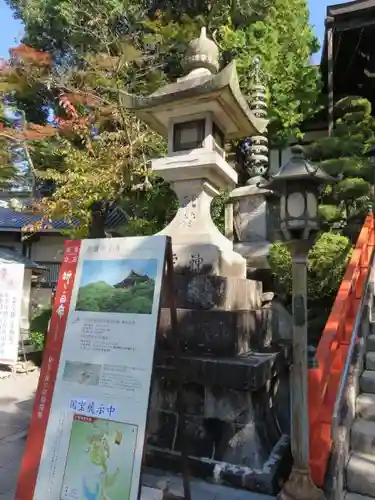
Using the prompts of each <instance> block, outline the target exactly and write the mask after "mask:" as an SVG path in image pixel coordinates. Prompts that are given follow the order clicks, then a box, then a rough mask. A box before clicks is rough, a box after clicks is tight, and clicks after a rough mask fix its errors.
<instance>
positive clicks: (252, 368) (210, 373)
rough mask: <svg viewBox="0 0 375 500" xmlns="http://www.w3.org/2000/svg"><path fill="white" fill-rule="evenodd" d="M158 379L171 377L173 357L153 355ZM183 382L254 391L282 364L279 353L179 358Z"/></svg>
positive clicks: (283, 361)
mask: <svg viewBox="0 0 375 500" xmlns="http://www.w3.org/2000/svg"><path fill="white" fill-rule="evenodd" d="M155 361H156V373H157V374H158V376H162V377H167V378H171V379H173V378H175V377H176V370H175V369H174V356H173V355H171V354H167V353H165V352H163V351H157V352H156V359H155ZM180 363H181V365H182V366H181V373H182V376H183V382H184V383H191V382H193V383H198V384H201V383H202V381H204V384H205V385H206V386H216V385H220V387H222V388H226V389H234V390H238V391H257V390H258V389H261V388H262V387H264V386H265V385H266V383H267V382H268V381H270V380H271V379H272V378H273V377H274V376H275V375H276V374H277V373H278V372H279V371H280V369H281V367H284V366H285V364H286V353H285V352H283V351H276V352H272V351H271V350H270V351H269V352H263V353H259V352H258V353H254V352H249V353H246V354H243V355H242V356H238V357H237V358H215V357H208V356H192V355H183V356H181V358H180Z"/></svg>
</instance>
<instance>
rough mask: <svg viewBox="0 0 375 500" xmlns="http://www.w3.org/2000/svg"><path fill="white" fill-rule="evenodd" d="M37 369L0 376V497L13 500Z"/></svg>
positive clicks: (37, 375)
mask: <svg viewBox="0 0 375 500" xmlns="http://www.w3.org/2000/svg"><path fill="white" fill-rule="evenodd" d="M38 377H39V372H38V371H34V372H31V373H28V374H16V375H14V376H11V377H8V378H5V379H4V378H0V500H14V495H15V488H16V484H17V477H18V471H19V467H20V462H21V458H22V453H23V449H24V446H25V442H26V435H27V429H28V426H29V420H30V415H31V410H32V407H33V402H34V396H35V391H36V387H37V383H38Z"/></svg>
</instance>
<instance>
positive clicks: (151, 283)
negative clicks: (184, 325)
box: [15, 236, 167, 500]
mask: <svg viewBox="0 0 375 500" xmlns="http://www.w3.org/2000/svg"><path fill="white" fill-rule="evenodd" d="M166 241H167V240H166V238H165V237H162V236H154V237H148V238H111V239H104V240H83V241H70V242H67V244H66V249H65V253H64V258H63V264H62V267H61V270H60V277H59V282H58V286H57V291H56V298H55V304H54V311H53V315H52V319H51V325H50V330H49V333H48V340H47V346H46V350H45V353H44V364H43V367H42V372H41V380H40V383H39V387H38V392H37V397H36V406H35V408H34V413H33V418H32V422H31V427H30V430H29V438H28V442H27V445H26V452H25V455H24V457H23V462H22V466H21V472H20V477H19V484H18V489H17V492H16V497H15V498H16V499H19V500H105V499H106V500H107V499H108V500H137V497H138V491H139V481H140V472H141V464H142V458H143V447H144V440H145V431H146V418H147V412H148V402H149V393H150V385H151V375H152V369H153V358H154V348H155V341H156V329H157V321H158V313H159V307H160V291H161V284H162V277H163V272H164V261H165V249H166Z"/></svg>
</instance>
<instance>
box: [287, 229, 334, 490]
mask: <svg viewBox="0 0 375 500" xmlns="http://www.w3.org/2000/svg"><path fill="white" fill-rule="evenodd" d="M314 241H315V235H312V236H311V237H310V238H309V239H307V240H297V241H291V242H289V245H288V246H289V248H290V251H291V254H292V286H293V292H292V293H293V361H292V365H291V372H290V394H291V448H292V455H293V469H292V473H291V475H290V477H289V479H288V481H287V482H286V483H285V485H284V487H283V490H282V492H281V493H280V495H279V499H280V500H324V498H325V496H324V494H323V492H322V491H321V490H319V489H318V488H317V487H316V486H315V485H314V484H313V482H312V480H311V478H310V471H309V455H310V454H309V440H310V426H309V411H308V410H309V407H308V383H307V376H308V342H307V334H308V328H307V327H308V322H307V257H308V254H309V250H310V249H311V247H312V246H313V244H314Z"/></svg>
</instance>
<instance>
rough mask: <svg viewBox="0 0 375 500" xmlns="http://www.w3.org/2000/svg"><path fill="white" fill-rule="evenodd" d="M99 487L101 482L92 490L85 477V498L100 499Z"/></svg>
mask: <svg viewBox="0 0 375 500" xmlns="http://www.w3.org/2000/svg"><path fill="white" fill-rule="evenodd" d="M99 489H100V485H99V483H96V485H95V491H94V492H91V490H90V489H89V487H88V486H87V483H86V479H85V478H83V495H84V497H85V500H98V495H99Z"/></svg>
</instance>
